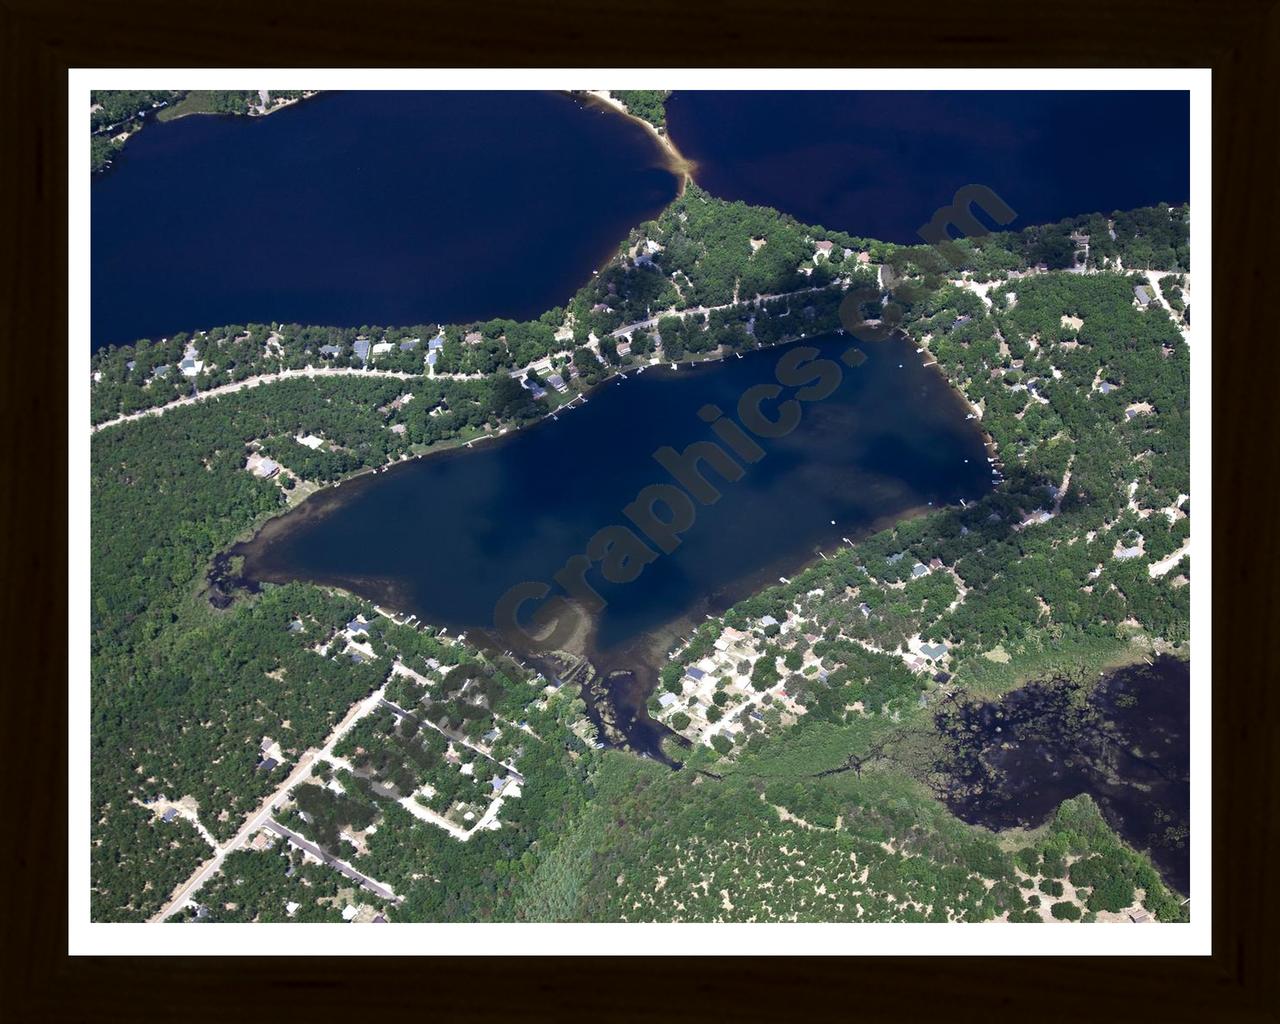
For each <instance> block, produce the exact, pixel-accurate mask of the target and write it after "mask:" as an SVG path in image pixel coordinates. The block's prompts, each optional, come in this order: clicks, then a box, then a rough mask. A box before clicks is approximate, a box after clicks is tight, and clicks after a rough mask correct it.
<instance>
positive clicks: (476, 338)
mask: <svg viewBox="0 0 1280 1024" xmlns="http://www.w3.org/2000/svg"><path fill="white" fill-rule="evenodd" d="M462 340H463V341H465V342H466V343H467V344H468V345H479V344H480V342H482V341H484V335H483V334H481V333H480V332H479V331H469V332H468V333H467V336H466V337H465V338H463V339H462Z"/></svg>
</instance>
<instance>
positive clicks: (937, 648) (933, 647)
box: [920, 643, 948, 661]
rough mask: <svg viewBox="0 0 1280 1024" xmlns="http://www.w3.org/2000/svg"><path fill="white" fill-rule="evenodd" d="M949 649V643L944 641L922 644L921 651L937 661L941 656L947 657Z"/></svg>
mask: <svg viewBox="0 0 1280 1024" xmlns="http://www.w3.org/2000/svg"><path fill="white" fill-rule="evenodd" d="M947 649H948V648H947V645H946V644H944V643H936V644H921V645H920V653H921V654H923V655H924V656H925V657H926V658H932V659H933V660H934V661H937V660H938V659H939V658H945V657H946V656H947Z"/></svg>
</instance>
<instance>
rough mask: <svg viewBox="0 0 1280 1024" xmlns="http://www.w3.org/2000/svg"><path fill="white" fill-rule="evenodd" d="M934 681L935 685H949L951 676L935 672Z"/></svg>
mask: <svg viewBox="0 0 1280 1024" xmlns="http://www.w3.org/2000/svg"><path fill="white" fill-rule="evenodd" d="M933 681H934V682H935V683H949V682H951V676H950V674H949V673H947V672H935V673H934V674H933Z"/></svg>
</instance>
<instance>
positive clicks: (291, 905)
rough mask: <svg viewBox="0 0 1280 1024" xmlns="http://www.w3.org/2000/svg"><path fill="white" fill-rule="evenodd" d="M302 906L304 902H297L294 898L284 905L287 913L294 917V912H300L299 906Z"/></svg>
mask: <svg viewBox="0 0 1280 1024" xmlns="http://www.w3.org/2000/svg"><path fill="white" fill-rule="evenodd" d="M301 906H302V904H301V903H295V902H294V901H293V900H289V901H288V902H287V903H286V904H285V905H284V912H285V915H286V916H288V917H293V915H294V914H296V913H297V912H298V908H299V907H301Z"/></svg>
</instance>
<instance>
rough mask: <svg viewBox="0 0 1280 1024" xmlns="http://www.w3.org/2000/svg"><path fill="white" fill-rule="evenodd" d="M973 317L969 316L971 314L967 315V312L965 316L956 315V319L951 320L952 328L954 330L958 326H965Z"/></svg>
mask: <svg viewBox="0 0 1280 1024" xmlns="http://www.w3.org/2000/svg"><path fill="white" fill-rule="evenodd" d="M972 319H973V317H971V316H969V315H967V314H966V315H965V316H958V317H956V318H955V319H954V320H952V321H951V329H952V330H953V331H954V330H955V329H956V328H957V327H963V326H964V325H965V324H967V323H968V322H969V321H970V320H972Z"/></svg>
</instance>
